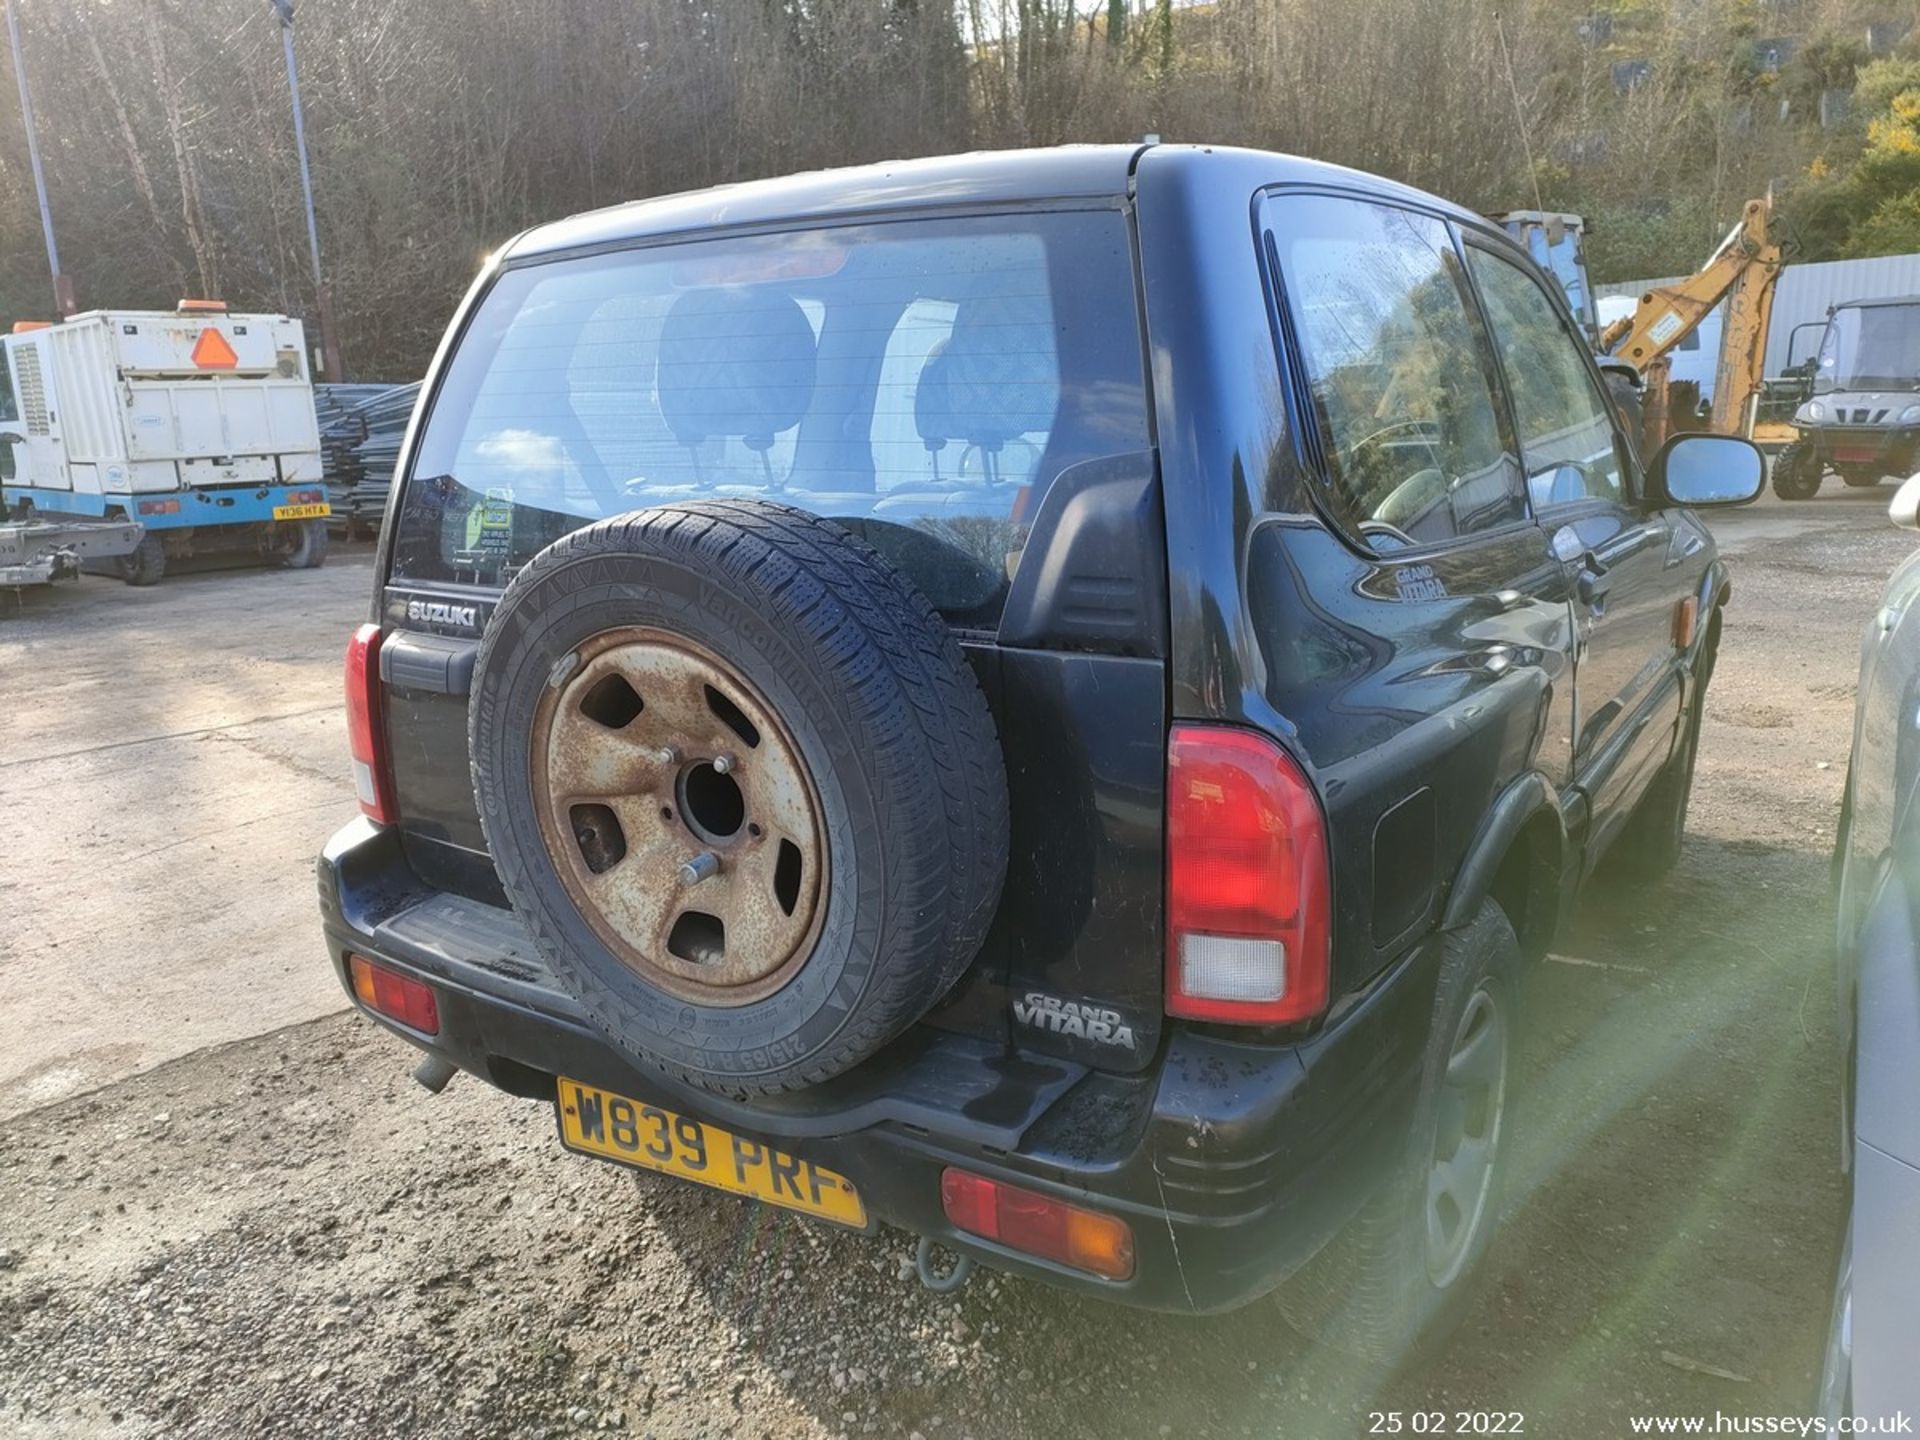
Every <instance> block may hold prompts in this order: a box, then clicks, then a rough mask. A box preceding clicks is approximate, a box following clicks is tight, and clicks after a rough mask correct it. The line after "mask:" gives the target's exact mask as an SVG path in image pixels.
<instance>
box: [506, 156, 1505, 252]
mask: <svg viewBox="0 0 1920 1440" xmlns="http://www.w3.org/2000/svg"><path fill="white" fill-rule="evenodd" d="M1142 164H1147V165H1150V166H1152V167H1153V168H1155V169H1159V168H1161V167H1168V168H1177V169H1185V170H1192V171H1200V170H1203V169H1204V170H1213V171H1215V172H1217V173H1219V174H1220V176H1221V177H1222V179H1223V180H1224V179H1226V178H1227V177H1228V176H1229V175H1232V177H1233V178H1234V179H1235V180H1236V181H1242V182H1249V183H1250V184H1251V185H1253V186H1256V187H1257V186H1265V185H1327V186H1336V187H1339V188H1342V189H1350V190H1356V189H1357V190H1364V191H1370V192H1372V193H1374V194H1377V195H1379V196H1380V197H1381V198H1383V199H1399V200H1402V201H1406V202H1411V203H1415V204H1419V205H1424V206H1426V207H1428V208H1430V209H1434V210H1438V211H1442V212H1444V213H1447V214H1450V215H1452V216H1454V217H1456V218H1459V219H1463V220H1464V219H1470V220H1474V221H1478V222H1479V223H1480V224H1482V225H1485V224H1487V223H1488V222H1486V220H1485V219H1484V218H1483V217H1480V216H1477V215H1473V214H1472V213H1471V212H1469V211H1467V210H1464V209H1462V208H1461V207H1460V206H1458V205H1454V204H1451V203H1449V202H1448V201H1445V200H1442V199H1440V198H1439V197H1437V196H1434V195H1429V194H1426V193H1425V192H1423V191H1419V190H1415V189H1413V188H1412V187H1411V186H1407V185H1401V184H1398V183H1397V182H1395V181H1391V180H1385V179H1382V178H1381V177H1380V176H1377V175H1369V174H1367V173H1365V172H1363V171H1359V170H1349V169H1347V168H1345V167H1344V166H1340V165H1330V164H1327V163H1325V162H1322V161H1318V160H1308V159H1304V158H1302V157H1300V156H1296V155H1279V154H1273V153H1269V152H1266V151H1259V150H1243V149H1238V148H1235V147H1231V146H1212V145H1158V144H1151V145H1150V144H1129V145H1056V146H1051V147H1048V148H1045V149H1032V150H981V151H975V152H972V153H970V154H964V155H938V156H930V157H927V158H924V159H917V160H888V161H883V162H881V163H879V164H874V165H858V166H851V167H848V168H845V169H838V170H813V171H808V172H805V173H802V174H797V175H782V176H778V177H775V178H772V179H767V180H749V181H743V182H740V183H738V184H732V185H716V186H713V187H712V188H710V189H706V190H689V191H684V192H682V193H679V194H675V195H661V196H656V197H654V198H651V199H646V200H632V201H628V202H627V203H625V204H622V205H614V206H610V207H608V208H607V209H604V210H591V211H588V212H586V213H584V214H580V215H574V216H570V217H569V218H567V219H564V220H556V221H553V222H551V223H549V224H545V225H539V226H536V227H534V228H533V229H531V230H528V231H526V232H525V233H524V234H522V235H520V236H519V237H518V238H517V239H515V240H513V241H511V242H510V243H509V244H508V245H507V247H506V249H505V251H504V252H503V254H502V258H503V259H506V260H520V259H526V258H528V257H533V256H539V255H548V254H554V253H557V252H563V251H578V250H591V249H595V248H598V247H602V246H617V245H620V244H623V243H626V242H630V241H633V240H638V239H642V238H644V237H648V236H655V235H672V234H680V233H693V232H697V231H702V230H713V229H720V228H730V227H733V226H755V225H767V224H778V223H782V222H797V221H807V220H815V219H820V218H823V217H829V216H835V215H856V214H874V213H881V212H886V211H895V210H920V209H927V208H932V207H953V206H992V205H1005V204H1017V203H1020V202H1022V201H1034V200H1087V199H1092V200H1111V201H1115V202H1118V201H1120V200H1122V199H1124V198H1125V197H1126V195H1127V193H1128V189H1129V186H1130V185H1131V183H1132V179H1133V175H1134V172H1135V170H1136V168H1137V167H1139V166H1141V165H1142Z"/></svg>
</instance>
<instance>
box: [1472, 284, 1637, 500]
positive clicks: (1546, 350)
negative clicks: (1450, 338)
mask: <svg viewBox="0 0 1920 1440" xmlns="http://www.w3.org/2000/svg"><path fill="white" fill-rule="evenodd" d="M1467 255H1468V257H1469V258H1468V263H1469V264H1470V265H1471V266H1472V267H1473V278H1474V279H1475V280H1477V281H1478V282H1479V284H1480V296H1481V298H1482V299H1483V300H1484V301H1485V302H1486V306H1487V319H1488V323H1489V324H1490V325H1491V326H1492V327H1493V343H1494V346H1495V348H1496V349H1498V350H1499V352H1500V360H1501V363H1502V365H1503V366H1504V367H1505V369H1506V375H1507V386H1508V389H1509V390H1510V392H1511V393H1512V396H1513V414H1514V422H1515V423H1516V424H1517V425H1518V426H1519V429H1520V451H1521V454H1522V455H1523V456H1525V458H1526V464H1527V487H1528V489H1529V490H1530V491H1531V492H1532V494H1533V504H1534V508H1535V509H1542V508H1544V507H1546V506H1548V505H1562V504H1570V503H1572V502H1574V501H1578V500H1618V499H1620V496H1621V479H1622V475H1623V472H1624V461H1623V459H1622V452H1621V449H1620V444H1619V441H1618V439H1617V438H1616V437H1615V435H1614V431H1613V407H1612V405H1611V404H1610V403H1609V402H1608V399H1607V396H1606V393H1605V392H1604V391H1603V390H1601V388H1600V382H1599V380H1598V378H1597V377H1596V376H1595V375H1594V372H1593V367H1592V366H1591V365H1589V364H1588V363H1587V356H1586V352H1585V349H1584V347H1583V346H1582V345H1581V344H1580V342H1579V340H1578V339H1576V338H1575V336H1574V333H1573V331H1572V330H1570V329H1569V328H1568V327H1567V324H1566V322H1565V321H1564V320H1563V319H1562V318H1561V314H1560V311H1559V308H1558V307H1557V306H1556V305H1555V304H1554V303H1553V301H1552V300H1551V299H1549V298H1548V296H1547V292H1546V291H1545V290H1543V289H1541V288H1540V285H1539V283H1538V282H1537V281H1535V280H1534V278H1533V277H1532V276H1531V275H1529V274H1527V273H1526V272H1525V271H1524V270H1522V269H1521V268H1520V267H1519V266H1518V265H1515V264H1513V263H1512V262H1510V261H1507V260H1502V259H1501V258H1500V257H1499V256H1497V255H1491V254H1489V253H1488V252H1486V251H1485V250H1482V249H1480V248H1479V247H1477V246H1469V247H1468V248H1467Z"/></svg>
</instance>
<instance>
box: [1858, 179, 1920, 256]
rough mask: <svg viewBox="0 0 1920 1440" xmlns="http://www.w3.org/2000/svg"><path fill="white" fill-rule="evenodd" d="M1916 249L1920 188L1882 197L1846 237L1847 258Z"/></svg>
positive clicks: (1919, 230)
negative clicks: (1888, 197)
mask: <svg viewBox="0 0 1920 1440" xmlns="http://www.w3.org/2000/svg"><path fill="white" fill-rule="evenodd" d="M1915 251H1920V190H1909V191H1907V192H1906V193H1905V194H1903V195H1896V196H1894V197H1893V198H1892V199H1890V200H1883V201H1882V202H1881V203H1880V205H1879V207H1878V208H1877V209H1875V210H1874V212H1873V214H1871V215H1869V216H1868V217H1867V218H1866V219H1865V220H1864V221H1862V222H1861V223H1860V224H1858V225H1856V226H1855V227H1854V229H1853V233H1852V234H1851V235H1849V236H1848V237H1847V242H1846V246H1845V249H1844V252H1843V253H1844V254H1845V255H1846V256H1847V257H1848V258H1849V259H1861V258H1865V257H1867V256H1870V255H1911V254H1913V253H1914V252H1915Z"/></svg>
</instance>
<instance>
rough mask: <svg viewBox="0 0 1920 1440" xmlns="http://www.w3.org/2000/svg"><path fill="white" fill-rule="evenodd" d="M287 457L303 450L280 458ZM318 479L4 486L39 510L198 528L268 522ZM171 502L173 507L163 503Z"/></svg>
mask: <svg viewBox="0 0 1920 1440" xmlns="http://www.w3.org/2000/svg"><path fill="white" fill-rule="evenodd" d="M279 458H280V459H282V460H286V461H289V462H292V461H295V460H300V459H303V458H304V457H303V456H301V455H285V456H281V457H279ZM324 488H325V487H324V485H323V484H322V483H321V482H320V481H319V480H318V479H314V480H295V481H288V482H286V483H284V484H273V485H197V486H182V487H180V488H178V489H174V490H157V491H143V492H139V493H136V494H127V493H124V492H116V493H113V494H101V493H100V492H98V491H85V490H43V489H36V488H34V487H32V486H14V485H9V486H6V487H5V495H6V499H7V503H8V504H9V505H20V504H27V505H31V506H33V508H34V511H35V513H36V514H38V515H42V516H53V515H85V516H93V517H104V516H108V515H115V514H118V515H124V516H125V517H126V518H128V519H130V520H136V521H138V522H139V523H140V524H142V525H144V526H145V527H146V528H147V529H148V530H186V529H199V528H202V527H205V526H211V525H257V524H265V523H270V522H271V521H272V520H273V518H274V515H273V512H274V511H275V510H276V509H278V508H280V507H281V506H285V505H293V504H297V503H300V502H297V501H295V500H294V498H293V494H294V492H295V491H300V492H305V491H309V490H316V489H324ZM169 505H171V506H172V507H173V508H171V509H169V508H167V507H168V506H169Z"/></svg>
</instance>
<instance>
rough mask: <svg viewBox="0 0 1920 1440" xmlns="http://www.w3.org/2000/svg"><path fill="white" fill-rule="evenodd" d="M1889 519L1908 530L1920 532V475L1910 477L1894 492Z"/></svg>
mask: <svg viewBox="0 0 1920 1440" xmlns="http://www.w3.org/2000/svg"><path fill="white" fill-rule="evenodd" d="M1887 518H1888V519H1889V520H1891V521H1893V523H1894V524H1896V525H1898V526H1900V527H1902V528H1903V529H1907V530H1920V475H1909V476H1908V477H1907V478H1906V479H1904V480H1902V481H1901V482H1900V488H1899V489H1898V490H1896V491H1894V492H1893V503H1892V504H1891V505H1889V506H1888V507H1887Z"/></svg>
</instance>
